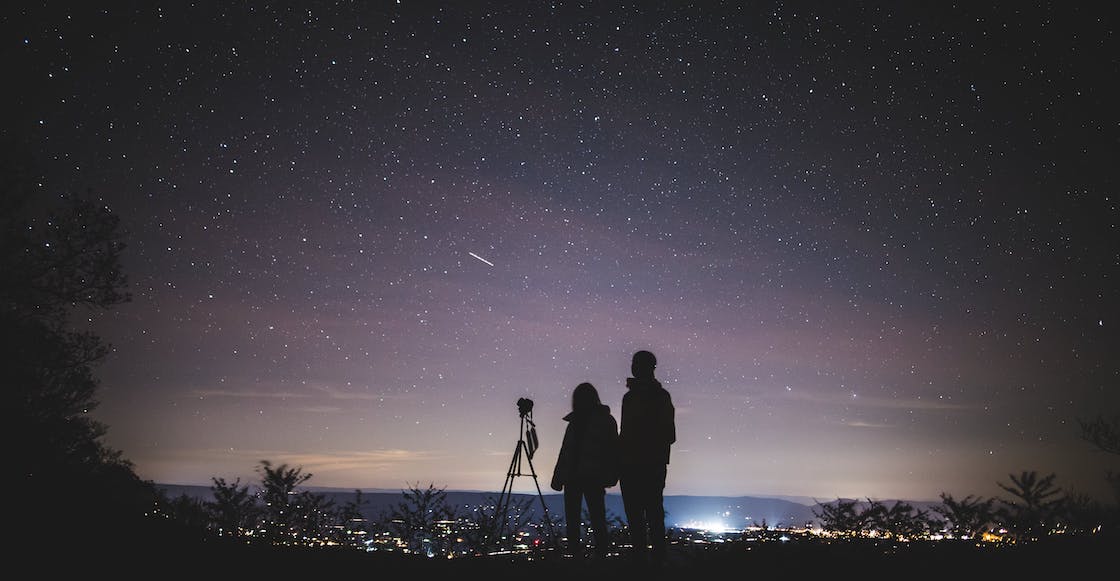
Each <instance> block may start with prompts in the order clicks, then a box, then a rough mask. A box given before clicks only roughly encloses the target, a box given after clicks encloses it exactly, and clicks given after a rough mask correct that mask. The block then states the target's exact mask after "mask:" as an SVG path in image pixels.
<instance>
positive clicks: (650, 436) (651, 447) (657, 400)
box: [619, 379, 677, 467]
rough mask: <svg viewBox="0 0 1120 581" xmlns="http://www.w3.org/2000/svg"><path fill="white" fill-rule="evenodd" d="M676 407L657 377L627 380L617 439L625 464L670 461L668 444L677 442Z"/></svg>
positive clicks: (643, 464)
mask: <svg viewBox="0 0 1120 581" xmlns="http://www.w3.org/2000/svg"><path fill="white" fill-rule="evenodd" d="M675 414H676V410H675V409H674V407H673V399H672V397H670V396H669V392H668V391H666V390H665V388H663V387H661V382H659V381H657V380H656V379H646V380H633V382H632V383H631V382H628V391H627V392H626V394H625V395H623V396H622V425H621V427H620V431H619V441H620V444H621V448H622V462H623V464H624V465H625V466H628V467H642V466H657V465H665V464H668V463H669V447H670V446H672V444H673V443H674V442H676V441H677V427H676V423H675V418H674V416H675Z"/></svg>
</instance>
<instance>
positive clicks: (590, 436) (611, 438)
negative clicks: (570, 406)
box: [551, 404, 618, 490]
mask: <svg viewBox="0 0 1120 581" xmlns="http://www.w3.org/2000/svg"><path fill="white" fill-rule="evenodd" d="M564 421H566V422H568V426H567V427H566V428H565V429H564V440H563V442H562V443H561V444H560V455H559V456H558V457H557V458H556V467H555V468H554V469H553V472H552V483H551V484H552V489H553V490H563V489H564V487H565V486H568V485H572V486H575V487H578V488H580V489H585V488H593V487H599V488H608V487H611V486H614V485H615V484H618V422H616V421H615V419H614V416H612V415H611V411H610V407H608V406H607V405H606V404H600V405H599V406H598V407H596V408H594V409H592V410H589V411H586V412H575V411H573V412H572V413H570V414H568V415H566V416H564Z"/></svg>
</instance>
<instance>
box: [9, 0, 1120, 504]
mask: <svg viewBox="0 0 1120 581" xmlns="http://www.w3.org/2000/svg"><path fill="white" fill-rule="evenodd" d="M31 4H34V5H30V4H27V5H22V6H18V7H11V8H8V9H7V10H6V14H5V15H4V17H3V51H4V52H3V57H4V62H5V63H7V66H6V69H7V71H6V72H5V80H6V83H5V85H6V89H5V93H6V94H5V96H4V97H3V99H4V100H5V102H6V106H5V107H4V108H3V110H4V113H5V116H6V120H5V124H4V128H3V129H2V131H3V132H4V136H5V139H9V140H16V141H18V142H19V143H20V144H21V147H23V148H24V149H25V150H26V151H27V152H29V154H31V155H33V156H34V158H35V162H36V164H37V169H38V170H40V171H41V172H42V174H43V175H44V179H43V180H42V184H41V191H42V194H43V196H47V197H49V196H56V195H58V194H60V193H63V192H89V195H94V196H96V197H98V198H100V199H101V200H103V201H104V203H105V204H106V205H107V206H109V207H110V208H111V209H112V210H113V211H114V212H115V213H116V214H117V215H119V216H120V217H121V219H122V226H123V228H124V230H125V232H126V241H127V243H128V248H127V250H126V251H125V254H124V257H123V261H124V267H125V270H126V272H127V274H128V275H129V278H130V282H131V287H130V288H131V291H132V292H133V295H134V296H133V301H132V302H131V303H129V304H126V305H123V306H120V307H117V308H114V309H113V310H111V311H108V312H88V313H87V312H79V313H76V315H77V316H76V319H75V323H76V324H77V325H78V326H80V327H81V328H85V329H91V330H94V331H96V332H97V333H99V334H100V335H101V336H102V337H103V338H105V339H106V340H107V341H108V342H110V343H111V344H112V345H113V351H112V353H111V355H110V357H109V358H108V359H107V360H106V361H105V362H104V363H103V364H102V365H101V366H99V367H98V368H97V373H98V376H99V377H100V378H101V381H102V384H101V389H100V392H99V397H98V400H99V401H100V406H99V407H97V408H96V409H95V410H94V411H93V412H92V413H93V414H94V416H95V417H96V418H98V419H99V420H101V421H103V422H105V423H106V424H107V425H108V427H109V432H108V434H107V436H106V438H105V441H106V443H107V444H109V445H110V446H112V447H114V448H116V449H119V450H121V451H122V453H123V455H124V457H125V458H126V459H128V460H130V461H132V462H133V463H134V464H135V468H136V470H137V472H138V474H139V475H140V476H141V477H143V478H146V479H150V480H153V481H155V482H159V483H168V484H172V483H174V484H201V485H209V484H211V479H212V478H214V477H221V478H225V479H226V480H227V481H233V480H235V479H237V478H241V479H242V482H257V481H259V478H258V476H257V474H256V472H255V469H256V468H257V465H258V462H259V461H260V460H262V459H267V460H270V461H272V462H273V463H274V464H280V463H287V464H289V465H291V466H300V467H302V468H304V470H305V471H307V472H309V473H311V474H312V475H313V477H312V479H311V480H309V481H308V484H309V485H318V486H337V487H345V488H350V489H354V488H361V489H364V490H370V489H377V488H381V489H388V490H401V489H404V488H407V487H408V486H410V485H413V484H418V485H420V486H427V485H428V484H434V485H435V486H438V487H446V488H447V489H449V490H483V491H500V490H501V489H502V486H503V482H504V480H505V478H506V476H507V470H508V468H509V465H510V462H511V459H512V457H513V453H514V450H515V449H516V445H517V441H518V437H519V429H520V426H521V424H520V416H519V413H518V409H517V405H516V402H517V400H518V399H519V398H522V397H526V398H530V399H532V400H533V401H534V402H535V406H534V410H533V416H532V419H533V420H534V421H535V424H536V428H537V432H538V435H539V438H540V448H539V450H538V451H537V453H536V455H535V456H534V458H533V460H532V464H533V469H534V470H535V471H536V473H537V474H538V475H539V478H540V481H541V482H540V484H541V486H542V488H543V489H544V491H545V492H549V490H548V488H547V482H548V478H549V477H550V475H551V472H552V467H553V464H554V462H555V457H556V454H557V452H558V449H559V443H560V440H561V437H562V434H563V430H564V427H565V422H563V421H562V419H561V418H562V417H563V416H564V414H565V413H567V411H568V409H569V403H570V395H571V391H572V389H573V388H574V387H575V386H576V385H577V384H578V383H580V382H583V381H588V382H591V383H593V384H594V385H595V386H597V387H598V389H599V392H600V395H601V397H602V399H603V402H604V403H606V404H608V405H609V406H610V407H611V410H612V412H613V413H614V414H615V416H616V417H619V414H620V407H619V406H620V404H621V400H622V396H623V393H624V391H625V383H624V380H625V377H626V376H627V375H628V374H629V363H630V356H631V354H632V353H633V352H634V351H636V350H638V349H649V350H651V351H653V352H654V353H655V354H656V355H657V356H658V358H659V365H658V369H657V375H658V376H659V378H660V379H661V380H662V381H663V383H664V385H665V387H666V388H667V389H668V390H669V391H670V392H671V393H672V396H673V400H674V403H675V405H676V414H677V415H676V421H677V433H678V441H677V443H676V444H675V445H674V447H673V451H672V461H671V464H670V467H669V478H668V484H667V489H666V493H667V494H688V495H793V496H805V497H812V498H816V499H818V500H833V499H835V498H838V497H855V498H879V499H889V498H904V499H913V500H925V499H934V500H935V499H937V497H938V495H939V494H940V493H942V492H945V493H949V494H952V495H954V496H955V497H957V498H963V497H965V496H967V495H981V496H999V495H1002V494H1003V491H1002V490H1001V489H1000V488H998V486H997V482H1003V483H1009V482H1010V480H1009V478H1008V476H1009V475H1010V474H1015V475H1018V474H1019V473H1020V472H1022V471H1027V470H1034V471H1038V472H1040V473H1041V474H1048V473H1051V472H1053V473H1056V474H1057V481H1056V484H1058V485H1060V486H1063V487H1064V488H1066V489H1067V490H1070V491H1074V492H1078V493H1084V494H1088V495H1091V496H1098V497H1101V498H1107V496H1106V495H1105V490H1106V486H1105V481H1104V473H1105V471H1106V469H1109V468H1111V469H1116V467H1117V466H1116V462H1115V457H1114V456H1108V455H1105V454H1104V453H1102V452H1100V451H1097V450H1095V449H1093V448H1092V446H1090V445H1089V444H1088V443H1086V442H1085V441H1083V440H1082V439H1081V438H1080V430H1079V428H1078V419H1079V418H1091V417H1094V416H1095V415H1096V414H1099V413H1104V414H1113V413H1116V412H1117V411H1118V410H1120V394H1118V387H1120V381H1118V379H1120V357H1117V356H1116V355H1117V352H1118V349H1117V347H1118V345H1120V336H1118V333H1117V329H1118V324H1120V317H1118V315H1120V309H1118V307H1117V304H1116V298H1117V296H1118V293H1117V291H1118V286H1120V279H1118V276H1120V227H1118V226H1120V207H1118V206H1120V205H1118V199H1117V198H1118V197H1117V192H1116V188H1117V180H1116V177H1115V176H1116V173H1115V165H1116V162H1117V160H1120V156H1118V154H1120V151H1118V150H1120V147H1118V144H1120V139H1118V137H1120V115H1118V109H1117V107H1116V106H1115V103H1117V102H1120V82H1118V80H1117V79H1118V78H1120V74H1118V73H1120V66H1118V55H1120V46H1118V40H1117V34H1116V21H1115V20H1114V19H1112V18H1111V17H1110V16H1108V15H1107V14H1106V13H1105V12H1104V11H1103V10H1100V9H1098V7H1097V5H1096V4H1094V3H1078V2H1063V3H1055V4H1053V5H1050V4H1049V3H1043V4H1037V5H1036V4H1033V3H1026V2H1023V3H1021V2H1005V3H995V4H994V5H987V3H979V2H964V3H951V2H931V3H916V2H885V3H872V2H868V3H863V2H859V3H855V2H847V3H838V2H821V3H816V2H788V3H771V2H759V3H718V2H701V3H687V2H671V3H661V2H637V3H625V4H615V3H605V2H552V3H548V2H468V3H434V2H359V3H346V2H339V3H319V2H308V3H299V4H298V5H297V4H291V5H285V4H283V3H240V2H213V3H211V2H192V3H185V2H159V1H157V2H136V3H127V2H126V3H112V4H110V5H109V6H108V7H100V6H92V5H85V3H67V2H45V3H31ZM527 469H528V467H527V466H526V471H527ZM515 490H517V491H521V492H531V491H534V490H535V487H534V482H533V480H532V478H531V477H530V476H525V477H521V478H516V479H515ZM612 490H613V491H617V489H612ZM1004 496H1006V495H1004Z"/></svg>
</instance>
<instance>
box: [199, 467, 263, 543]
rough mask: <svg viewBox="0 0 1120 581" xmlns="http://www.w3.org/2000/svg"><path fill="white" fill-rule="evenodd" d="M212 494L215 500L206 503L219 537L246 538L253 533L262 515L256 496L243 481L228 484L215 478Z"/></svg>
mask: <svg viewBox="0 0 1120 581" xmlns="http://www.w3.org/2000/svg"><path fill="white" fill-rule="evenodd" d="M211 480H212V481H213V485H212V486H210V492H211V494H212V495H213V500H211V501H208V502H206V503H204V506H205V508H206V510H207V512H208V513H209V514H210V519H211V525H212V526H213V527H214V528H215V529H217V530H216V533H217V534H218V535H219V536H229V537H235V538H239V537H244V536H246V535H247V534H249V533H251V532H252V528H253V526H254V525H255V524H256V521H257V518H258V517H259V516H260V515H261V510H260V507H259V506H257V498H256V496H255V495H254V494H253V493H252V492H251V491H250V490H249V486H248V485H245V486H242V485H241V479H240V478H239V479H237V480H236V481H234V482H230V483H227V482H226V480H225V479H224V478H213V479H211Z"/></svg>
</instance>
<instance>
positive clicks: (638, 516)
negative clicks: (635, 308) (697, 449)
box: [619, 350, 677, 565]
mask: <svg viewBox="0 0 1120 581" xmlns="http://www.w3.org/2000/svg"><path fill="white" fill-rule="evenodd" d="M655 367H657V358H656V357H654V355H653V353H651V352H649V351H644V350H643V351H638V352H636V353H634V356H633V358H632V359H631V362H630V373H631V374H632V377H628V378H626V388H627V391H626V394H625V395H623V396H622V412H621V423H620V425H619V444H620V448H621V451H622V454H621V464H622V465H621V470H620V479H619V488H620V490H621V492H622V506H623V509H624V510H625V511H626V520H627V521H628V524H629V526H630V544H631V545H632V546H633V549H632V550H633V554H634V557H635V558H636V559H637V560H638V561H640V562H647V561H648V562H652V564H654V565H660V564H662V563H663V562H664V560H665V505H664V493H665V477H666V473H667V471H668V465H669V448H670V446H672V444H673V443H674V442H676V441H677V428H676V424H675V420H674V413H675V410H674V408H673V400H672V398H671V397H670V396H669V392H668V391H666V390H665V388H663V387H662V386H661V382H659V381H658V380H657V379H656V378H654V375H653V370H654V368H655Z"/></svg>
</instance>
